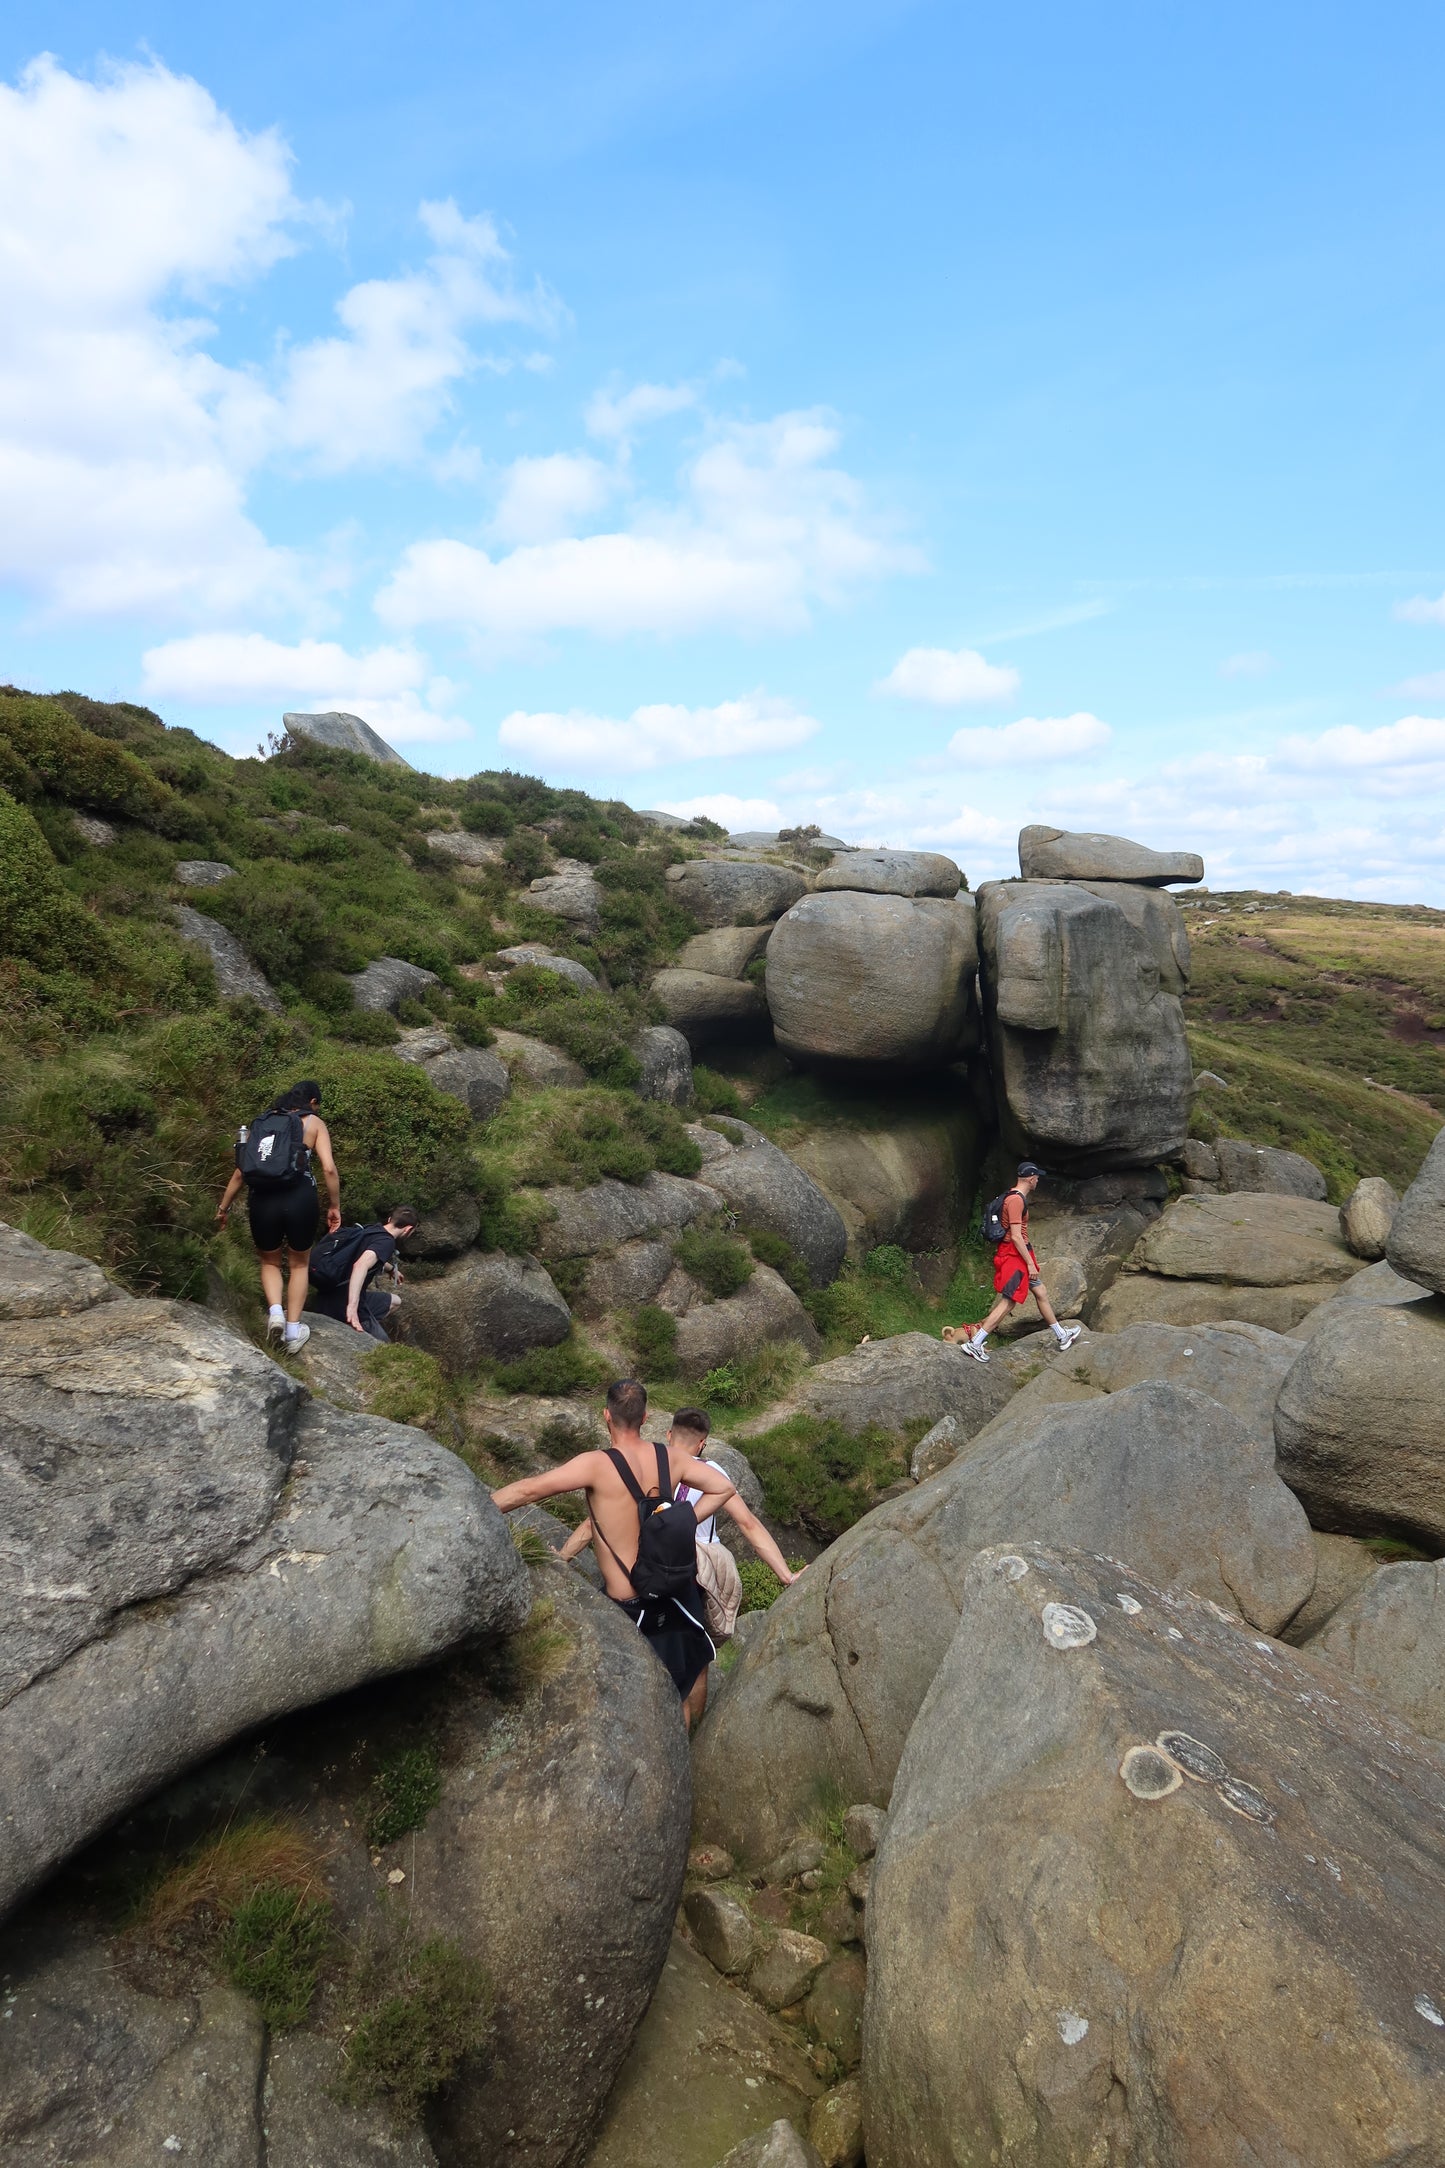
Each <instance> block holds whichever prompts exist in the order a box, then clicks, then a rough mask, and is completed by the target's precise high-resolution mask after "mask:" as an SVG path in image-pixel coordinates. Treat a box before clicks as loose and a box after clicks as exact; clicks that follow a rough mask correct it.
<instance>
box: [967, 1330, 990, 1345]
mask: <svg viewBox="0 0 1445 2168" xmlns="http://www.w3.org/2000/svg"><path fill="white" fill-rule="evenodd" d="M987 1338H988V1334H987V1333H986V1332H985V1331H984V1330H983V1327H982V1326H980V1327H979V1328H978V1330H977V1331H976V1332H971V1333H970V1334H969V1336H968V1344H969V1346H970V1347H982V1346H983V1343H984V1341H985V1340H986V1339H987Z"/></svg>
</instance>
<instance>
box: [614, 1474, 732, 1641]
mask: <svg viewBox="0 0 1445 2168" xmlns="http://www.w3.org/2000/svg"><path fill="white" fill-rule="evenodd" d="M615 1443H616V1450H617V1451H618V1452H619V1453H620V1454H621V1455H622V1457H623V1459H624V1460H625V1461H626V1462H627V1465H628V1466H629V1468H631V1470H632V1473H633V1475H634V1476H635V1477H636V1478H637V1481H638V1484H639V1485H640V1487H641V1489H642V1490H643V1491H644V1492H645V1493H646V1494H647V1496H648V1497H650V1498H655V1497H656V1496H657V1495H658V1490H657V1450H656V1447H655V1446H654V1445H653V1443H652V1441H651V1439H650V1438H640V1439H637V1440H635V1441H629V1442H623V1441H622V1440H620V1439H619V1440H616V1441H615ZM662 1451H663V1458H664V1460H665V1462H666V1464H667V1467H668V1473H669V1484H668V1490H667V1496H668V1497H669V1498H672V1497H675V1496H676V1493H677V1486H678V1485H679V1483H686V1484H688V1485H689V1486H690V1487H691V1488H693V1489H710V1490H712V1491H720V1493H721V1496H720V1497H719V1500H718V1502H719V1503H721V1497H724V1496H730V1495H731V1491H732V1485H731V1484H730V1483H729V1482H728V1479H727V1477H726V1476H725V1475H723V1473H722V1470H721V1469H720V1468H716V1467H714V1466H712V1464H711V1463H710V1462H709V1463H707V1464H704V1463H703V1462H701V1461H699V1460H697V1459H696V1458H695V1457H694V1456H693V1454H691V1453H689V1452H684V1451H682V1450H681V1449H680V1448H678V1447H677V1446H671V1445H664V1446H663V1449H662ZM585 1458H586V1460H587V1462H588V1464H589V1465H588V1473H587V1477H586V1490H587V1507H588V1511H589V1512H590V1514H591V1516H592V1529H593V1536H592V1550H593V1555H594V1556H595V1558H596V1560H597V1564H598V1567H599V1569H600V1571H601V1574H602V1585H603V1587H604V1588H605V1589H606V1591H607V1593H608V1595H609V1596H615V1597H616V1598H617V1599H618V1600H619V1602H622V1603H629V1602H631V1600H632V1598H633V1596H634V1595H635V1593H636V1591H635V1590H634V1588H633V1586H632V1583H631V1582H630V1581H629V1580H628V1578H627V1575H628V1571H629V1570H630V1569H631V1568H632V1567H633V1566H635V1565H636V1563H637V1546H638V1543H639V1542H640V1540H641V1536H642V1522H641V1519H640V1517H639V1515H638V1511H637V1501H636V1500H635V1499H634V1497H633V1496H632V1493H631V1492H630V1491H629V1490H628V1488H627V1485H626V1484H625V1483H624V1482H623V1480H622V1478H621V1476H620V1475H619V1474H618V1472H617V1470H616V1468H615V1467H614V1465H613V1463H612V1462H611V1460H609V1458H608V1457H607V1455H606V1453H588V1454H587V1455H586V1456H585ZM700 1477H701V1478H703V1480H701V1481H700V1480H699V1478H700ZM719 1479H721V1481H719ZM609 1544H610V1545H611V1550H609V1549H608V1545H609ZM613 1552H615V1553H616V1557H614V1556H613V1555H612V1554H613ZM619 1561H620V1563H619Z"/></svg>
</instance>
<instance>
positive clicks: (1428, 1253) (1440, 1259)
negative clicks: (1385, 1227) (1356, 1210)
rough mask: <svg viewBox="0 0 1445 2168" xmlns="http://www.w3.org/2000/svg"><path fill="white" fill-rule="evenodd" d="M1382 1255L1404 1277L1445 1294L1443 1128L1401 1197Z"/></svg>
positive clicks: (1444, 1146) (1444, 1139)
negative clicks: (1422, 1164) (1383, 1254)
mask: <svg viewBox="0 0 1445 2168" xmlns="http://www.w3.org/2000/svg"><path fill="white" fill-rule="evenodd" d="M1385 1255H1386V1257H1387V1258H1388V1259H1389V1261H1390V1263H1391V1265H1392V1266H1393V1267H1394V1269H1395V1271H1396V1272H1398V1273H1401V1274H1402V1275H1403V1276H1404V1278H1405V1279H1407V1280H1418V1281H1419V1283H1420V1285H1421V1286H1422V1287H1432V1288H1433V1289H1434V1290H1435V1292H1436V1294H1437V1295H1445V1129H1442V1130H1441V1131H1440V1133H1439V1135H1438V1136H1437V1137H1436V1139H1435V1142H1434V1143H1433V1144H1432V1145H1431V1147H1430V1149H1429V1151H1428V1152H1427V1153H1426V1154H1425V1164H1424V1166H1423V1167H1422V1168H1421V1169H1420V1172H1419V1173H1418V1174H1417V1175H1416V1177H1415V1179H1414V1181H1413V1182H1412V1183H1411V1184H1410V1187H1409V1188H1408V1189H1407V1190H1406V1192H1405V1194H1404V1196H1403V1197H1402V1198H1401V1199H1400V1204H1399V1209H1398V1210H1397V1211H1396V1213H1395V1216H1394V1218H1393V1220H1392V1221H1391V1223H1390V1234H1389V1240H1388V1242H1387V1243H1386V1245H1385Z"/></svg>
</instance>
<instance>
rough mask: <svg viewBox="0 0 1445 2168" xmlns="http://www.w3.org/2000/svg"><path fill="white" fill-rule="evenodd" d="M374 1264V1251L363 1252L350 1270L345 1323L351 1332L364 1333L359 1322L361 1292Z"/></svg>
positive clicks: (362, 1326)
mask: <svg viewBox="0 0 1445 2168" xmlns="http://www.w3.org/2000/svg"><path fill="white" fill-rule="evenodd" d="M375 1263H376V1252H375V1250H363V1251H362V1253H361V1255H360V1256H359V1257H358V1258H357V1260H356V1263H355V1264H354V1265H353V1266H352V1268H351V1284H350V1285H349V1287H348V1288H347V1290H346V1322H347V1324H348V1325H349V1326H350V1327H351V1329H352V1331H353V1332H365V1330H366V1327H365V1326H364V1325H363V1324H362V1322H361V1290H362V1289H363V1287H365V1285H366V1275H367V1273H368V1272H370V1270H371V1268H372V1266H373V1265H374V1264H375Z"/></svg>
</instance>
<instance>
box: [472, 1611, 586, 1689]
mask: <svg viewBox="0 0 1445 2168" xmlns="http://www.w3.org/2000/svg"><path fill="white" fill-rule="evenodd" d="M573 1646H574V1643H573V1639H572V1635H571V1633H570V1632H569V1630H568V1628H567V1627H566V1626H565V1625H564V1624H563V1623H562V1621H561V1620H560V1619H559V1618H558V1616H557V1606H556V1604H555V1603H553V1602H552V1600H551V1598H550V1597H544V1598H542V1599H541V1600H540V1601H539V1602H537V1603H534V1604H533V1606H532V1610H531V1614H530V1616H529V1617H528V1620H527V1623H526V1625H525V1626H523V1627H522V1628H521V1629H520V1631H519V1632H517V1633H514V1634H505V1635H503V1637H502V1638H501V1639H500V1640H498V1641H495V1642H493V1643H491V1644H490V1645H489V1647H488V1648H487V1650H486V1652H485V1656H484V1659H483V1663H484V1668H485V1671H486V1677H487V1683H488V1685H489V1686H490V1687H491V1689H492V1691H493V1692H494V1693H495V1694H496V1695H498V1696H499V1698H500V1699H501V1700H503V1701H525V1700H526V1698H527V1696H528V1695H529V1694H534V1693H536V1692H538V1690H539V1689H540V1688H541V1687H543V1686H545V1685H546V1684H547V1682H548V1681H549V1680H550V1679H555V1678H557V1677H559V1676H560V1674H561V1673H562V1672H563V1671H565V1670H566V1668H567V1664H568V1661H569V1660H570V1658H571V1655H572V1650H573Z"/></svg>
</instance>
